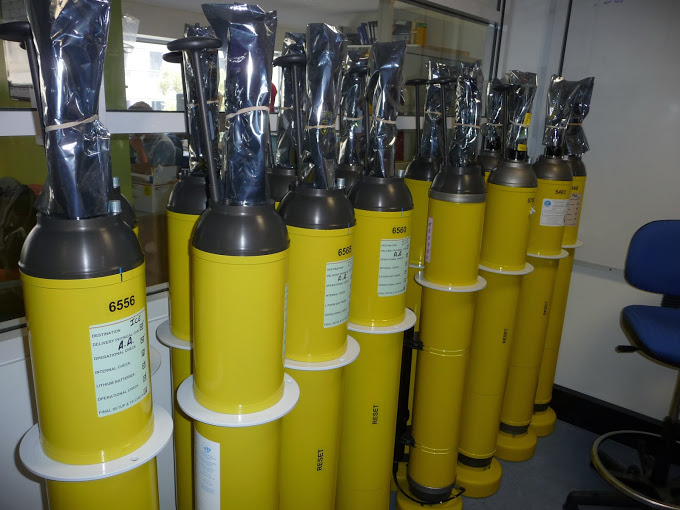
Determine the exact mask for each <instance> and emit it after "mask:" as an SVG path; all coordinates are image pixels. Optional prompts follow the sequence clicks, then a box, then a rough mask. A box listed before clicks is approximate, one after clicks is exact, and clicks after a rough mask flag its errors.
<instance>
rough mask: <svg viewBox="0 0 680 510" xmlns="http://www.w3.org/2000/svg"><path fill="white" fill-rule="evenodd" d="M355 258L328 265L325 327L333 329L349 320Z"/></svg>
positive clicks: (324, 311)
mask: <svg viewBox="0 0 680 510" xmlns="http://www.w3.org/2000/svg"><path fill="white" fill-rule="evenodd" d="M352 263H353V257H350V258H348V259H345V260H341V261H339V262H328V263H326V296H325V298H324V302H323V327H324V328H332V327H334V326H338V325H340V324H344V323H345V322H347V319H349V295H350V292H351V290H352Z"/></svg>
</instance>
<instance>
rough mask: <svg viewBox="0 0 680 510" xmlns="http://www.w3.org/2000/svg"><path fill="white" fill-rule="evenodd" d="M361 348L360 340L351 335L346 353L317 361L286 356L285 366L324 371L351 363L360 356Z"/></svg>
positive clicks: (293, 368)
mask: <svg viewBox="0 0 680 510" xmlns="http://www.w3.org/2000/svg"><path fill="white" fill-rule="evenodd" d="M360 350H361V348H360V347H359V342H357V341H356V340H355V339H354V338H352V337H351V336H348V337H347V349H346V350H345V353H344V354H343V355H342V356H340V357H338V358H335V359H331V360H328V361H316V362H310V361H296V360H294V359H288V358H286V359H285V360H284V366H285V367H286V368H290V369H292V370H302V371H305V370H306V371H309V372H312V371H318V372H320V371H322V370H333V369H335V368H342V367H344V366H346V365H349V364H350V363H352V362H353V361H354V360H355V359H357V358H358V357H359V351H360Z"/></svg>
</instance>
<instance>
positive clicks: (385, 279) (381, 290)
mask: <svg viewBox="0 0 680 510" xmlns="http://www.w3.org/2000/svg"><path fill="white" fill-rule="evenodd" d="M410 245H411V238H410V237H403V238H401V239H383V240H382V241H380V268H379V269H378V296H380V297H385V296H398V295H399V294H403V293H404V292H406V283H407V282H408V251H409V247H410Z"/></svg>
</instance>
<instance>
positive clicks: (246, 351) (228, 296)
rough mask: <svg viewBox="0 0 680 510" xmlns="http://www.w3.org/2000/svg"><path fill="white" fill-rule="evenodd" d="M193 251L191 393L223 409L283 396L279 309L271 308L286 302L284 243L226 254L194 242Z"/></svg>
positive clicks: (247, 407)
mask: <svg viewBox="0 0 680 510" xmlns="http://www.w3.org/2000/svg"><path fill="white" fill-rule="evenodd" d="M192 253H193V258H192V261H193V264H192V282H193V289H194V304H193V306H194V321H193V328H194V338H193V341H194V346H193V347H194V349H193V354H194V357H193V360H194V394H195V396H196V400H197V401H198V403H199V404H201V405H202V406H203V407H205V408H207V409H210V410H212V411H216V412H220V413H228V414H243V413H252V412H256V411H261V410H263V409H266V408H268V407H271V406H272V405H274V404H275V403H276V402H278V401H279V400H280V399H281V397H282V396H283V352H282V344H281V339H282V338H283V333H284V314H285V312H284V313H280V314H279V313H269V311H272V310H277V311H281V310H285V299H286V297H285V295H286V276H287V275H286V273H287V267H288V249H286V250H285V251H281V252H278V253H273V254H270V255H260V256H227V255H216V254H213V253H208V252H205V251H202V250H199V249H197V248H196V247H195V246H194V247H192ZM229 288H231V289H238V292H236V291H234V292H226V291H225V289H229ZM262 313H267V318H266V320H263V318H262ZM284 350H285V345H284Z"/></svg>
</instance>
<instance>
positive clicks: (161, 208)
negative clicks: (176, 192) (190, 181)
mask: <svg viewBox="0 0 680 510" xmlns="http://www.w3.org/2000/svg"><path fill="white" fill-rule="evenodd" d="M174 186H175V183H174V181H173V182H167V183H164V184H154V183H141V182H133V183H132V200H133V202H134V207H135V210H137V211H141V212H146V213H152V214H157V213H162V212H165V207H166V206H167V204H168V197H169V196H170V192H171V191H172V188H173V187H174Z"/></svg>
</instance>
